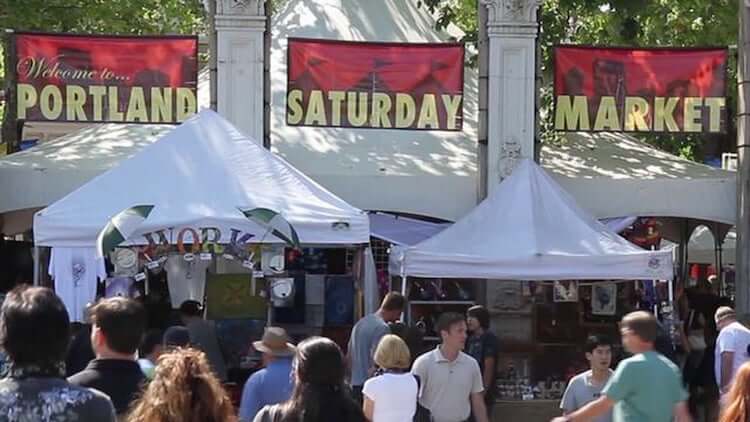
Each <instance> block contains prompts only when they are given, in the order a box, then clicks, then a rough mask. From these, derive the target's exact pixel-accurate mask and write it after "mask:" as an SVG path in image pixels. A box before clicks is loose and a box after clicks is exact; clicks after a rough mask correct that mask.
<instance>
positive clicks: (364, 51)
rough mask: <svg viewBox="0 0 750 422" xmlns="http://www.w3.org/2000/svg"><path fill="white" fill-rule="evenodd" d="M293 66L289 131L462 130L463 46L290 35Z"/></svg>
mask: <svg viewBox="0 0 750 422" xmlns="http://www.w3.org/2000/svg"><path fill="white" fill-rule="evenodd" d="M288 64H289V69H288V82H287V108H286V120H287V124H289V125H291V126H329V127H355V128H384V129H417V130H453V131H459V130H461V128H462V124H463V83H464V81H463V77H464V73H463V72H464V47H463V45H461V44H404V43H364V42H343V41H329V40H310V39H299V38H297V39H295V38H290V39H289V57H288Z"/></svg>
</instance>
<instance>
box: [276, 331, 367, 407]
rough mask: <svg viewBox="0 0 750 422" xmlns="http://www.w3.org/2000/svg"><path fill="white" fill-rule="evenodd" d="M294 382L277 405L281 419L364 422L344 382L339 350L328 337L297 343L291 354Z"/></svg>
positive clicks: (342, 361) (343, 369)
mask: <svg viewBox="0 0 750 422" xmlns="http://www.w3.org/2000/svg"><path fill="white" fill-rule="evenodd" d="M293 366H294V376H295V380H296V382H295V385H294V391H293V392H292V397H291V399H289V401H287V402H286V403H285V404H284V405H283V406H282V408H281V417H280V421H281V422H291V421H299V420H302V418H301V416H302V415H304V421H305V422H327V421H354V420H357V421H364V419H363V418H364V416H363V415H362V409H361V408H360V407H359V406H358V405H357V404H356V402H354V400H352V398H351V395H350V394H349V391H348V390H347V387H346V385H345V384H344V375H345V372H346V371H345V365H344V356H343V354H342V353H341V349H339V346H338V345H336V343H334V342H333V341H332V340H330V339H327V338H324V337H310V338H308V339H306V340H304V341H302V342H301V343H300V344H298V345H297V351H296V353H295V355H294V365H293Z"/></svg>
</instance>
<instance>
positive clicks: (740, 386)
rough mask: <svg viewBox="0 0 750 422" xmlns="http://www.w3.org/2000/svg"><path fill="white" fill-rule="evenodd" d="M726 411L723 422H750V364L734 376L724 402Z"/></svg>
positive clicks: (743, 366) (722, 417) (721, 419)
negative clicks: (749, 421)
mask: <svg viewBox="0 0 750 422" xmlns="http://www.w3.org/2000/svg"><path fill="white" fill-rule="evenodd" d="M722 401H723V403H722V404H723V405H724V411H722V412H721V418H720V419H719V420H720V421H721V422H747V421H748V420H750V362H749V363H746V364H744V365H742V366H741V367H740V369H739V370H738V371H737V375H735V376H734V380H733V381H732V386H731V388H730V389H729V393H727V395H726V397H725V398H724V399H723V400H722Z"/></svg>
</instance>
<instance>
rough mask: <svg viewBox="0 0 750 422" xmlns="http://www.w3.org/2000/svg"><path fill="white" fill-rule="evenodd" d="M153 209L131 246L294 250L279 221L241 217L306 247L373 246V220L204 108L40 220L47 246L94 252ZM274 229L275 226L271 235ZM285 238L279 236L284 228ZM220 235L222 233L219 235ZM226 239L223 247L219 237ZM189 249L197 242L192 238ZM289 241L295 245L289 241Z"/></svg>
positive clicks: (41, 240)
mask: <svg viewBox="0 0 750 422" xmlns="http://www.w3.org/2000/svg"><path fill="white" fill-rule="evenodd" d="M141 204H149V205H153V206H154V208H153V211H152V212H151V214H150V215H149V216H148V218H147V219H146V220H145V221H143V222H142V223H141V224H139V225H138V227H137V229H136V230H135V232H134V233H133V234H132V235H130V236H129V237H128V239H127V242H126V244H145V243H146V242H147V240H146V238H145V237H144V234H146V233H152V232H155V231H158V230H164V233H165V234H166V236H167V237H168V238H170V239H169V240H170V241H171V242H174V243H176V241H177V236H178V233H179V232H180V231H183V230H187V229H193V233H197V234H199V235H201V234H202V230H203V229H211V230H210V235H211V240H218V241H219V242H221V243H229V241H230V240H231V239H232V236H235V237H237V236H239V237H242V236H246V235H251V236H252V237H251V238H250V242H254V241H258V242H260V241H263V242H264V243H288V240H287V239H284V238H283V237H284V236H278V235H274V234H273V230H277V232H278V233H279V234H281V233H286V234H290V233H291V232H289V231H288V230H287V229H284V228H281V226H279V225H278V224H277V223H278V221H277V220H278V219H273V221H270V220H269V221H270V222H271V223H272V224H271V226H269V225H268V224H266V223H264V222H262V221H258V220H254V219H252V218H248V217H247V216H245V215H244V214H243V211H242V210H254V209H259V208H261V209H267V210H271V211H273V212H274V213H276V214H277V215H278V216H280V217H281V218H282V220H283V221H285V222H287V223H288V225H289V226H291V227H293V228H294V232H295V233H296V235H297V237H298V239H297V242H298V243H301V244H314V245H355V244H364V243H368V242H369V238H370V227H369V221H368V218H367V215H366V214H365V213H364V212H362V211H360V210H359V209H357V208H354V207H352V206H351V205H349V204H347V203H346V202H344V201H343V200H341V199H339V198H338V197H336V196H335V195H333V194H332V193H330V192H329V191H327V190H326V189H325V188H323V187H321V186H320V185H319V184H317V183H316V182H315V181H313V180H312V179H310V178H309V177H307V176H305V175H304V174H302V173H301V172H299V171H298V170H297V169H295V168H294V167H292V166H291V165H290V164H288V163H287V162H286V161H284V160H283V159H282V158H280V157H279V156H277V155H275V154H273V153H271V152H270V151H268V150H266V149H265V148H263V147H262V146H261V145H259V143H258V142H256V141H255V140H254V139H252V138H250V137H248V136H246V135H244V134H242V133H240V132H239V130H237V129H236V128H235V127H234V126H233V125H232V124H230V123H229V122H228V121H227V120H225V119H224V118H222V117H221V116H219V115H218V114H217V113H215V112H213V111H210V110H205V111H202V112H200V113H199V114H197V115H195V116H193V117H191V118H190V119H188V120H187V121H186V122H184V123H183V124H181V125H180V126H178V127H176V128H175V129H173V130H172V131H170V132H168V133H167V134H166V135H164V136H163V137H162V138H161V139H159V140H158V141H156V142H155V143H153V144H151V145H149V146H147V147H145V148H143V149H142V150H141V151H139V152H138V153H137V154H136V155H134V156H133V157H131V158H130V159H127V160H125V161H123V162H121V163H120V164H119V165H117V166H116V167H114V168H112V169H111V170H109V171H107V172H105V173H103V174H101V175H100V176H98V177H96V178H94V179H93V180H91V181H90V182H88V183H87V184H85V185H83V186H81V187H80V188H79V189H77V190H75V191H73V192H72V193H70V194H69V195H67V196H66V197H64V198H62V199H61V200H59V201H57V202H55V203H53V204H52V205H50V206H49V207H47V208H45V209H43V210H41V211H39V212H38V213H36V215H35V216H34V237H35V241H36V243H37V245H39V246H52V247H95V246H96V240H97V236H98V234H99V232H100V231H101V230H102V229H103V228H104V227H105V226H106V225H107V223H108V222H109V221H110V220H111V219H112V218H113V217H114V216H116V215H117V214H118V213H120V212H121V211H122V210H124V209H127V208H130V207H133V206H136V205H141ZM269 227H273V228H272V229H271V232H270V233H268V231H269ZM280 228H281V230H278V229H280ZM214 229H215V230H214ZM217 233H220V239H214V238H215V236H216V235H217ZM186 236H187V237H186V238H185V239H184V241H185V243H189V242H190V241H191V240H192V239H191V238H190V234H187V235H186ZM290 240H291V238H290Z"/></svg>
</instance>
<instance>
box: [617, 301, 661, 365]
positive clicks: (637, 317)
mask: <svg viewBox="0 0 750 422" xmlns="http://www.w3.org/2000/svg"><path fill="white" fill-rule="evenodd" d="M658 330H659V328H658V324H657V322H656V317H654V315H653V314H651V313H649V312H646V311H636V312H631V313H629V314H627V315H625V317H623V318H622V322H621V323H620V334H621V335H622V345H623V346H625V350H627V351H628V352H630V353H633V354H637V353H643V352H646V351H649V350H653V348H654V342H655V341H656V335H657V333H658Z"/></svg>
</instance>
